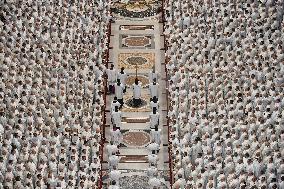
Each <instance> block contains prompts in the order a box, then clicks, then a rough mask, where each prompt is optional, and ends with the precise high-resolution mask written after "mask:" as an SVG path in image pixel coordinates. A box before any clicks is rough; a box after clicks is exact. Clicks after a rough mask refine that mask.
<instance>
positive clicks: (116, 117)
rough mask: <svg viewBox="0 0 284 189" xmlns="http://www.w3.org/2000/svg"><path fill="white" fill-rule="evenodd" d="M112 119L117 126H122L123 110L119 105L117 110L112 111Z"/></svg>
mask: <svg viewBox="0 0 284 189" xmlns="http://www.w3.org/2000/svg"><path fill="white" fill-rule="evenodd" d="M111 118H112V119H111V120H112V124H113V125H115V126H116V127H119V128H120V127H121V119H122V114H121V111H119V110H118V107H115V111H114V112H111Z"/></svg>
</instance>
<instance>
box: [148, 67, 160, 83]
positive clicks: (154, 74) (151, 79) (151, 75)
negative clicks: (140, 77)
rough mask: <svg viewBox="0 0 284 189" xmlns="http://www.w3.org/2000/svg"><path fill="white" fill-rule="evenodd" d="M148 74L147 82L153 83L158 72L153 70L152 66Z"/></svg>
mask: <svg viewBox="0 0 284 189" xmlns="http://www.w3.org/2000/svg"><path fill="white" fill-rule="evenodd" d="M148 76H149V83H153V81H154V79H156V81H157V80H158V73H157V72H155V68H153V70H152V71H150V72H149V74H148Z"/></svg>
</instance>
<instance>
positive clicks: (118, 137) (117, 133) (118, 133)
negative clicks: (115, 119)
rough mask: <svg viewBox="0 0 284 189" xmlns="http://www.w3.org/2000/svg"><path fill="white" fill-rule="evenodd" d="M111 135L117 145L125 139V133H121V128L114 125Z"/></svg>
mask: <svg viewBox="0 0 284 189" xmlns="http://www.w3.org/2000/svg"><path fill="white" fill-rule="evenodd" d="M110 135H111V141H112V142H113V143H114V144H115V145H117V146H118V145H119V144H120V143H121V142H122V140H123V135H122V134H121V131H120V128H119V127H116V126H114V127H113V130H111V131H110Z"/></svg>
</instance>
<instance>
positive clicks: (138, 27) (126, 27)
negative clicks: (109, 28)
mask: <svg viewBox="0 0 284 189" xmlns="http://www.w3.org/2000/svg"><path fill="white" fill-rule="evenodd" d="M119 30H154V25H120V26H119Z"/></svg>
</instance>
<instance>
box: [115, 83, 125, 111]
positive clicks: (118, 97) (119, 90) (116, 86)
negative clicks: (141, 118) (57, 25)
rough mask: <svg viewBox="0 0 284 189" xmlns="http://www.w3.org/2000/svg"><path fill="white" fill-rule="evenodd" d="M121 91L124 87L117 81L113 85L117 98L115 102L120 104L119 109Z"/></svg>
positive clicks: (121, 100) (121, 98)
mask: <svg viewBox="0 0 284 189" xmlns="http://www.w3.org/2000/svg"><path fill="white" fill-rule="evenodd" d="M123 90H124V86H123V84H122V83H121V82H120V80H119V79H118V80H117V84H116V85H115V96H116V97H117V101H118V102H119V103H120V108H122V106H123Z"/></svg>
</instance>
